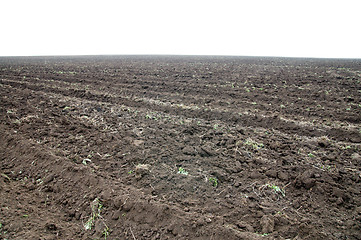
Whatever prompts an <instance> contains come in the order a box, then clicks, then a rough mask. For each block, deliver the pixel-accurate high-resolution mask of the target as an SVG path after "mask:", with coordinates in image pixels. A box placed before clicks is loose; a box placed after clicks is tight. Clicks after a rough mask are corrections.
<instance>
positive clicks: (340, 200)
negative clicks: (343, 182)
mask: <svg viewBox="0 0 361 240" xmlns="http://www.w3.org/2000/svg"><path fill="white" fill-rule="evenodd" d="M342 203H343V198H342V197H339V198H337V200H336V204H337V205H341V204H342Z"/></svg>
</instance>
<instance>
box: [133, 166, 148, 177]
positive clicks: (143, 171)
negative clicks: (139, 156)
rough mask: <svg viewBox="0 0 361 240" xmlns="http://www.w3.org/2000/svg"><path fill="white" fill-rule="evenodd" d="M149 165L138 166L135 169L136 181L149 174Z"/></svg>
mask: <svg viewBox="0 0 361 240" xmlns="http://www.w3.org/2000/svg"><path fill="white" fill-rule="evenodd" d="M149 168H150V165H149V164H138V165H137V166H136V167H135V177H136V178H137V179H140V178H142V177H143V176H145V175H147V174H148V173H149Z"/></svg>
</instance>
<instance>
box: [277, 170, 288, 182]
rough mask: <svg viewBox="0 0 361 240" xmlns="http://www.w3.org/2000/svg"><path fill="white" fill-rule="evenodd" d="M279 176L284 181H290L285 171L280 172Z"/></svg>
mask: <svg viewBox="0 0 361 240" xmlns="http://www.w3.org/2000/svg"><path fill="white" fill-rule="evenodd" d="M277 177H278V178H279V179H280V180H282V181H288V174H287V173H285V172H278V174H277Z"/></svg>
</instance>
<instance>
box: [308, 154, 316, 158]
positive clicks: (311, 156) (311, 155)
mask: <svg viewBox="0 0 361 240" xmlns="http://www.w3.org/2000/svg"><path fill="white" fill-rule="evenodd" d="M307 156H309V157H310V158H313V157H315V155H313V154H312V153H309V154H307Z"/></svg>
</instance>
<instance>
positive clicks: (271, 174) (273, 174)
mask: <svg viewBox="0 0 361 240" xmlns="http://www.w3.org/2000/svg"><path fill="white" fill-rule="evenodd" d="M266 176H267V177H273V178H275V177H276V176H277V171H275V170H268V171H267V172H266Z"/></svg>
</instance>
